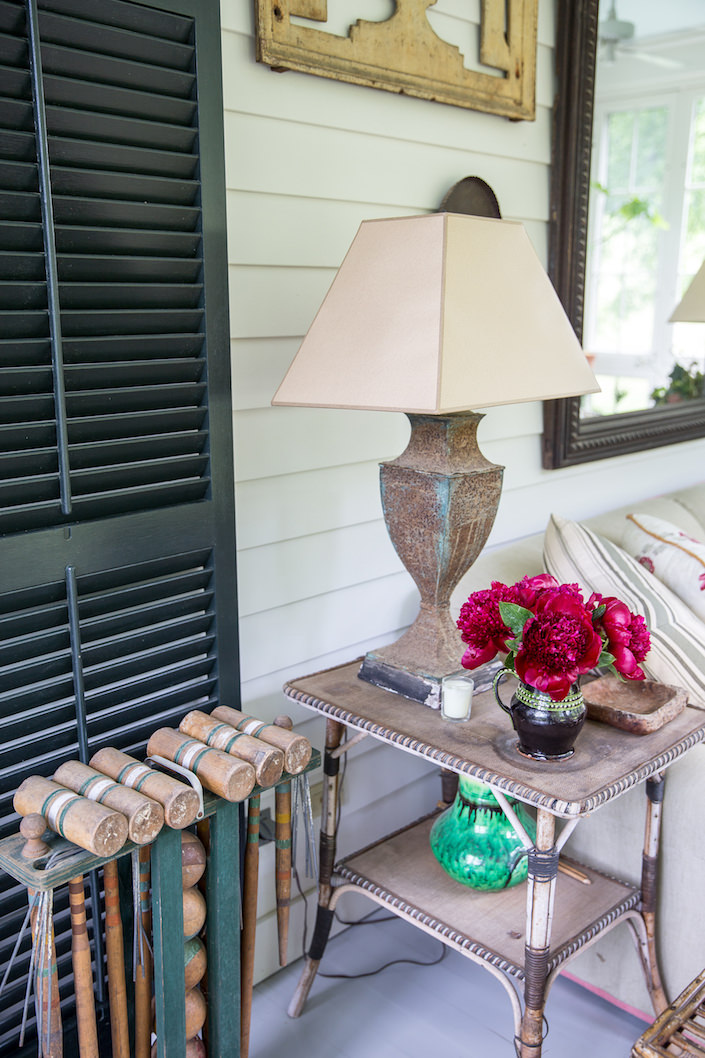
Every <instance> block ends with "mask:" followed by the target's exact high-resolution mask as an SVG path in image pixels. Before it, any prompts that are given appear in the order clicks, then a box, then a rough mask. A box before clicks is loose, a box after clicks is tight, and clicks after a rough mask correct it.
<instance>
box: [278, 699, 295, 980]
mask: <svg viewBox="0 0 705 1058" xmlns="http://www.w3.org/2000/svg"><path fill="white" fill-rule="evenodd" d="M274 723H275V724H276V725H277V727H280V728H281V729H282V730H285V731H291V729H292V727H293V724H292V721H291V718H290V717H288V716H278V717H277V718H276V720H275V721H274ZM274 844H275V852H274V875H275V886H276V895H277V939H278V941H279V965H280V966H286V961H287V951H288V948H289V906H290V904H291V783H290V782H283V783H280V784H279V786H277V787H275V790H274Z"/></svg>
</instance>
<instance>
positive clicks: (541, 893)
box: [519, 808, 558, 1058]
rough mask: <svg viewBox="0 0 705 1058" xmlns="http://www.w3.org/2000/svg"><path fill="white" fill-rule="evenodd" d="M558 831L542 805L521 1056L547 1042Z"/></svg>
mask: <svg viewBox="0 0 705 1058" xmlns="http://www.w3.org/2000/svg"><path fill="white" fill-rule="evenodd" d="M555 831H556V820H555V818H554V816H552V815H551V813H550V812H547V811H546V809H545V808H539V809H538V812H537V816H536V845H535V847H534V848H533V849H530V850H529V879H528V888H527V894H526V913H527V923H526V948H525V952H524V975H525V976H524V1015H523V1017H522V1020H521V1040H520V1051H519V1054H520V1056H521V1058H540V1056H541V1049H542V1043H543V1011H544V1006H545V1004H546V977H547V972H548V954H549V946H550V940H551V920H552V917H553V901H554V897H555V891H556V877H557V875H558V849H557V848H556V845H555Z"/></svg>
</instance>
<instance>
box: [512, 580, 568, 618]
mask: <svg viewBox="0 0 705 1058" xmlns="http://www.w3.org/2000/svg"><path fill="white" fill-rule="evenodd" d="M512 587H513V589H514V591H516V593H517V594H516V601H517V602H518V603H519V605H520V606H525V607H526V609H527V610H534V609H535V608H536V604H537V602H538V600H539V599H540V598H541V596H542V595H544V594H545V593H546V592H558V593H560V594H561V595H577V597H578V598H579V599H580V602H582V601H583V596H582V592H581V591H580V588H579V587H578V585H577V584H559V583H558V581H557V580H556V578H555V577H552V576H551V574H550V573H539V574H538V575H537V576H536V577H524V578H523V579H522V580H520V581H517V583H516V584H514V585H512Z"/></svg>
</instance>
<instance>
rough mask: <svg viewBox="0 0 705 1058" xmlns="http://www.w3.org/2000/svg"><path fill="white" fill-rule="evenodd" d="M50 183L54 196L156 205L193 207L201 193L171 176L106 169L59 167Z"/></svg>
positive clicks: (192, 184)
mask: <svg viewBox="0 0 705 1058" xmlns="http://www.w3.org/2000/svg"><path fill="white" fill-rule="evenodd" d="M6 164H8V165H9V164H10V163H6ZM17 168H19V166H17ZM24 168H28V167H27V166H25V167H24ZM18 179H19V178H18ZM51 184H52V188H53V190H54V194H55V195H77V196H82V197H84V198H85V195H86V192H90V193H91V194H92V195H93V196H94V197H96V198H122V199H135V200H136V201H144V200H145V199H146V200H148V201H149V202H152V203H154V204H155V205H159V204H162V203H168V204H172V205H177V206H180V205H183V206H191V205H193V204H194V201H195V199H196V196H197V194H198V183H197V181H196V180H174V179H172V178H171V177H168V176H161V177H157V176H147V175H144V174H141V175H140V174H137V173H112V172H110V171H107V170H106V171H104V172H100V171H96V170H94V171H92V172H90V173H86V172H84V171H83V170H82V169H69V168H68V167H66V166H64V167H59V166H57V167H55V168H54V169H53V170H52V174H51Z"/></svg>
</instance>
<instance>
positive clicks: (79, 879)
mask: <svg viewBox="0 0 705 1058" xmlns="http://www.w3.org/2000/svg"><path fill="white" fill-rule="evenodd" d="M69 908H70V910H71V959H72V964H73V981H74V990H75V993H76V1023H77V1029H78V1051H79V1055H80V1058H98V1029H97V1027H96V1020H95V997H94V995H93V973H92V970H91V946H90V943H89V940H88V930H87V928H86V894H85V890H84V888H83V875H82V874H79V875H77V876H76V877H75V878H72V879H71V880H70V882H69Z"/></svg>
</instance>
